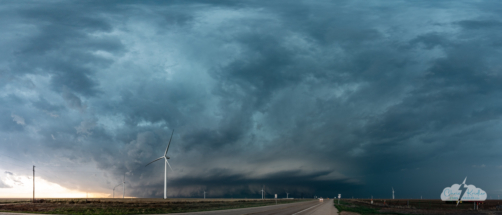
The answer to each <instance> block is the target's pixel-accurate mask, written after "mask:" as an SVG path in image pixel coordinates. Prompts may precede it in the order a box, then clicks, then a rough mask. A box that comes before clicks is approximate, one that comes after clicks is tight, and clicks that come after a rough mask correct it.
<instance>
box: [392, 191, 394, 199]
mask: <svg viewBox="0 0 502 215" xmlns="http://www.w3.org/2000/svg"><path fill="white" fill-rule="evenodd" d="M392 199H394V188H392Z"/></svg>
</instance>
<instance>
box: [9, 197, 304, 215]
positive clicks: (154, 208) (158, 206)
mask: <svg viewBox="0 0 502 215" xmlns="http://www.w3.org/2000/svg"><path fill="white" fill-rule="evenodd" d="M308 200H312V199H308ZM299 201H303V200H301V199H278V200H277V203H278V204H285V203H293V202H299ZM275 203H276V202H275V200H274V199H266V200H261V199H166V200H164V199H144V198H126V199H120V198H116V199H112V198H102V199H38V200H37V201H36V203H32V202H31V199H0V212H28V213H45V214H166V213H182V212H196V211H208V210H224V209H235V208H246V207H258V206H266V205H273V204H275Z"/></svg>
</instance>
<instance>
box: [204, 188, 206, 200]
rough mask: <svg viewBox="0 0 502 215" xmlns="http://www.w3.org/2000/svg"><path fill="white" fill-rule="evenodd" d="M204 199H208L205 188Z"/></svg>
mask: <svg viewBox="0 0 502 215" xmlns="http://www.w3.org/2000/svg"><path fill="white" fill-rule="evenodd" d="M204 199H206V191H205V190H204Z"/></svg>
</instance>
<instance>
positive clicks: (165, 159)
mask: <svg viewBox="0 0 502 215" xmlns="http://www.w3.org/2000/svg"><path fill="white" fill-rule="evenodd" d="M173 134H174V130H173V133H171V139H169V144H167V148H166V152H165V153H164V156H162V157H160V158H157V159H155V160H154V161H152V162H150V163H148V164H147V165H146V166H148V165H150V164H151V163H153V162H155V161H158V160H160V159H162V158H164V161H165V162H164V167H165V168H164V199H167V166H169V168H170V169H171V171H174V170H173V168H171V165H170V164H169V162H168V161H167V160H168V159H169V158H170V157H167V156H166V155H167V150H169V146H170V145H171V140H172V139H173ZM146 166H145V167H146Z"/></svg>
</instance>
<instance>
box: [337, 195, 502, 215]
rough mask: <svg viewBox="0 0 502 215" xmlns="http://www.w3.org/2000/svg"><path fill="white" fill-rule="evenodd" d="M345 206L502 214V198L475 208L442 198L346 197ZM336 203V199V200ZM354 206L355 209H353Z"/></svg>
mask: <svg viewBox="0 0 502 215" xmlns="http://www.w3.org/2000/svg"><path fill="white" fill-rule="evenodd" d="M342 201H343V202H344V203H343V206H345V207H346V208H349V209H348V211H354V212H358V211H359V212H360V213H361V214H372V213H375V212H377V213H381V214H480V213H483V214H502V204H501V203H502V200H487V201H485V202H484V203H482V204H480V205H479V210H478V211H476V210H474V203H473V202H463V203H461V204H458V206H457V204H456V203H445V202H443V201H441V200H431V199H423V200H420V199H399V200H389V199H386V200H385V204H384V200H383V199H374V200H373V204H371V200H370V199H345V200H342ZM335 203H336V201H335ZM350 207H352V208H353V209H354V210H351V209H350Z"/></svg>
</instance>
